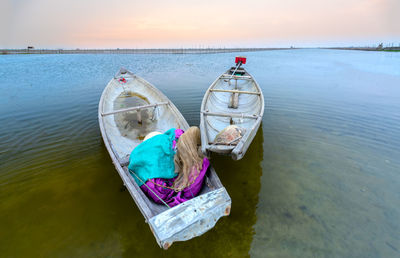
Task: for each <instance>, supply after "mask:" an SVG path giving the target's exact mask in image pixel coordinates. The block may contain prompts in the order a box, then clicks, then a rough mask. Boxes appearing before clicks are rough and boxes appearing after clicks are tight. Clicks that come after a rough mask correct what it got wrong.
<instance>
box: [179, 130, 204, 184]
mask: <svg viewBox="0 0 400 258" xmlns="http://www.w3.org/2000/svg"><path fill="white" fill-rule="evenodd" d="M200 143H201V141H200V129H199V128H198V127H196V126H192V127H190V128H189V129H188V130H187V131H186V132H185V133H183V134H182V135H181V137H179V140H178V143H177V145H176V146H177V152H176V154H175V157H174V161H175V167H177V168H179V174H178V177H177V178H176V179H175V182H174V185H173V188H174V189H175V190H179V191H181V190H183V189H184V188H186V187H188V186H190V185H191V184H192V183H193V182H189V176H190V175H191V174H192V171H194V170H195V174H192V180H191V181H194V180H195V178H196V177H197V175H198V173H199V172H200V170H201V169H202V166H203V158H204V156H203V154H202V153H201V152H199V150H198V147H197V145H198V144H200Z"/></svg>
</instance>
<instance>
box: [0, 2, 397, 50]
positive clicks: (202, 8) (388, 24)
mask: <svg viewBox="0 0 400 258" xmlns="http://www.w3.org/2000/svg"><path fill="white" fill-rule="evenodd" d="M0 6H1V8H0V48H26V47H27V46H34V47H36V48H67V49H68V48H72V49H74V48H163V47H165V48H182V47H185V48H187V47H195V48H198V47H200V48H204V47H290V46H295V47H330V46H372V45H377V44H379V43H380V42H383V43H384V45H391V44H394V45H396V46H397V45H399V44H400V0H229V1H228V0H219V1H218V0H196V1H194V0H146V1H143V0H141V1H138V0H113V1H109V0H108V1H107V0H0Z"/></svg>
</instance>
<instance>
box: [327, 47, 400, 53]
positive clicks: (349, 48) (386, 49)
mask: <svg viewBox="0 0 400 258" xmlns="http://www.w3.org/2000/svg"><path fill="white" fill-rule="evenodd" d="M323 49H337V50H359V51H387V52H400V47H381V48H380V47H329V48H323Z"/></svg>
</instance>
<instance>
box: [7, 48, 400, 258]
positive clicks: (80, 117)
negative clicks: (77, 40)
mask: <svg viewBox="0 0 400 258" xmlns="http://www.w3.org/2000/svg"><path fill="white" fill-rule="evenodd" d="M235 55H238V54H237V53H230V54H229V53H224V54H213V55H21V56H17V55H7V56H1V57H0V78H2V79H1V80H0V92H1V94H0V106H1V107H0V124H1V125H2V126H1V127H0V147H1V148H0V228H1V230H0V253H1V256H2V257H87V256H91V257H92V256H94V257H132V256H139V255H140V256H143V257H154V256H161V257H176V256H190V257H203V256H209V257H246V256H252V257H315V256H317V257H396V256H398V255H400V248H399V246H400V238H399V236H400V233H399V232H400V225H399V223H398V221H400V190H399V189H400V187H399V185H400V175H399V171H400V164H399V159H398V157H399V156H400V115H399V113H398V110H400V101H399V100H400V89H399V88H398V85H400V55H398V54H397V53H389V52H375V53H370V52H356V51H354V52H352V51H350V52H345V51H340V50H336V51H335V50H289V51H265V52H257V53H240V55H246V56H247V58H248V63H247V64H246V69H247V70H248V71H249V72H250V73H251V74H252V75H253V76H254V77H255V78H256V80H257V81H258V83H259V84H260V86H261V88H262V90H263V93H264V97H265V100H266V109H265V114H264V118H263V123H262V126H261V127H260V129H259V131H258V133H257V135H256V137H255V139H254V141H253V142H252V144H251V146H250V148H249V150H248V152H247V153H246V155H245V157H244V158H243V159H242V160H240V161H233V160H231V159H230V158H229V157H224V156H218V155H212V157H211V161H212V165H213V166H214V168H215V169H216V171H217V173H218V175H219V177H220V179H221V181H222V183H223V184H224V186H225V187H226V189H227V191H228V193H229V194H230V196H231V198H232V210H231V214H230V216H228V217H223V218H221V219H220V220H219V221H218V222H217V224H216V226H215V227H214V228H213V229H211V230H210V231H208V232H206V233H205V234H204V235H202V236H200V237H197V238H194V239H192V240H189V241H185V242H177V243H174V244H173V245H172V246H171V247H170V249H169V250H167V251H164V250H162V249H160V248H159V247H158V245H157V243H156V241H155V239H154V237H153V235H152V233H151V231H150V229H149V227H148V225H147V224H146V223H145V222H144V219H143V216H142V215H141V213H140V212H139V210H138V208H137V207H136V205H135V203H134V201H133V200H132V198H131V197H130V195H129V193H128V191H127V190H126V189H125V188H124V187H123V184H122V181H121V179H120V178H119V175H118V173H117V172H116V171H115V169H114V167H113V165H112V163H111V159H110V158H109V155H108V153H107V151H106V149H105V147H104V144H103V142H102V138H101V135H100V131H99V128H98V121H97V105H98V101H99V98H100V95H101V92H102V90H103V89H104V87H105V85H106V84H107V83H108V81H109V80H110V79H111V78H112V76H113V75H114V73H115V72H117V71H118V69H119V68H120V67H121V66H124V67H126V68H128V69H130V70H132V71H133V72H134V73H137V74H138V75H140V76H141V77H143V78H145V79H146V80H148V81H149V82H151V83H152V84H153V85H155V86H156V87H158V88H159V89H160V90H161V91H162V92H163V93H164V94H165V95H166V96H168V97H169V98H170V99H171V101H172V102H174V104H175V105H176V106H177V107H178V109H179V110H180V111H181V112H182V114H183V115H184V117H185V118H186V119H187V120H188V122H189V124H190V125H198V124H199V118H200V116H199V110H200V103H201V100H202V97H203V94H204V92H205V91H206V89H207V88H208V86H209V85H210V84H211V83H212V81H214V79H215V78H216V77H217V76H218V75H219V74H220V73H222V72H223V71H225V70H226V68H227V67H229V66H230V65H231V64H232V63H233V60H234V57H235ZM205 64H207V65H205Z"/></svg>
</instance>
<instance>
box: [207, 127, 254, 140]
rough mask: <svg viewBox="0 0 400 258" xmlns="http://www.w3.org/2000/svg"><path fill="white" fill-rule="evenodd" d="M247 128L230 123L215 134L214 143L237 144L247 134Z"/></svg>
mask: <svg viewBox="0 0 400 258" xmlns="http://www.w3.org/2000/svg"><path fill="white" fill-rule="evenodd" d="M245 132H246V130H245V129H243V128H240V127H238V126H236V125H229V126H227V127H225V128H224V129H223V130H222V131H220V132H219V133H218V134H217V136H215V139H214V144H235V143H237V142H238V141H239V140H240V139H241V138H242V137H243V135H244V134H245Z"/></svg>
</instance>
